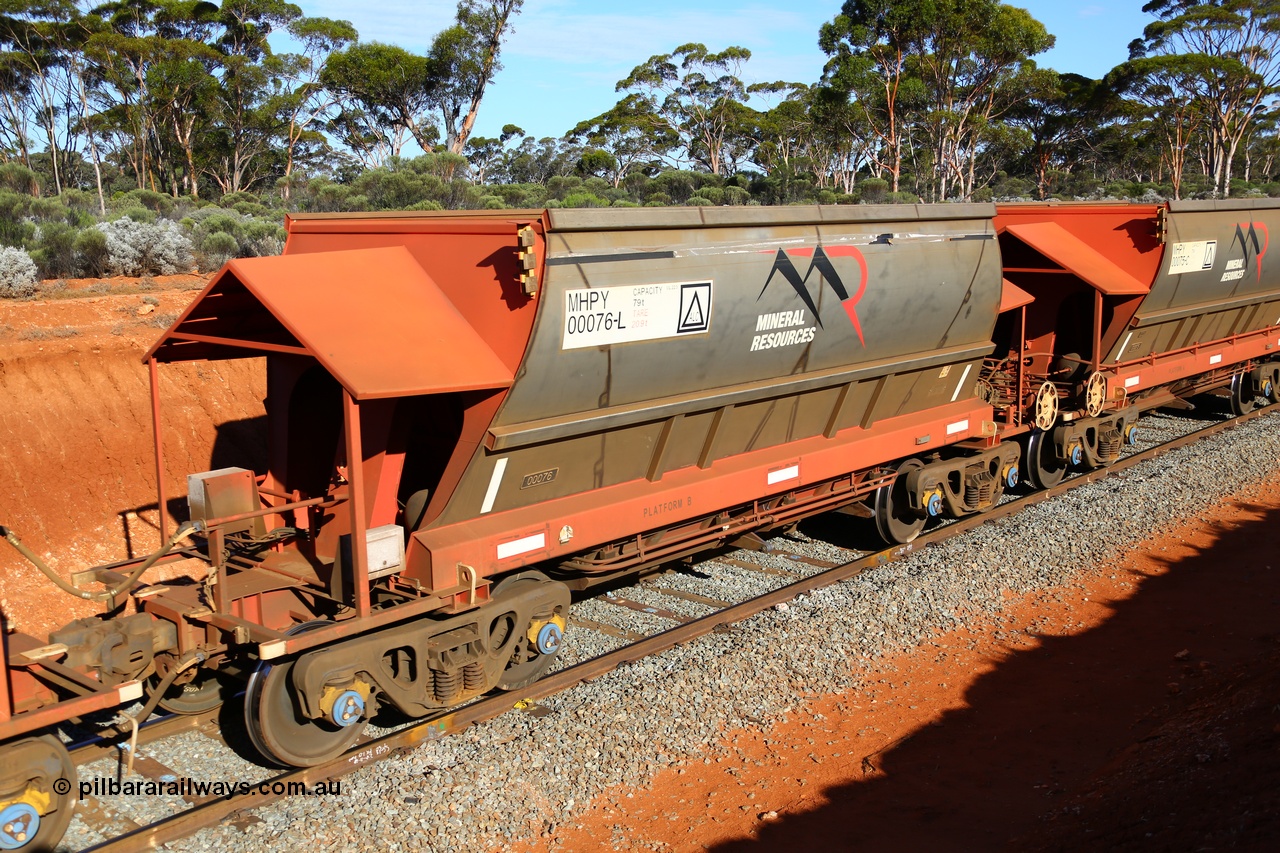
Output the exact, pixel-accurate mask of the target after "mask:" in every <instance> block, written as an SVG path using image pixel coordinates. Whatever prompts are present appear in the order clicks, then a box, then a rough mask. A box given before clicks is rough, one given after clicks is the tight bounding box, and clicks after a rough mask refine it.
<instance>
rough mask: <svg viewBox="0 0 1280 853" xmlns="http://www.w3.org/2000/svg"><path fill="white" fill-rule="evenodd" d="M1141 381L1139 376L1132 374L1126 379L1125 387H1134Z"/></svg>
mask: <svg viewBox="0 0 1280 853" xmlns="http://www.w3.org/2000/svg"><path fill="white" fill-rule="evenodd" d="M1139 381H1140V379H1139V377H1137V376H1130V377H1129V378H1128V379H1126V380H1125V381H1124V387H1126V388H1132V387H1133V386H1134V385H1137V384H1138V382H1139Z"/></svg>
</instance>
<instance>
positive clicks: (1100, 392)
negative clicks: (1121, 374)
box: [1083, 371, 1107, 418]
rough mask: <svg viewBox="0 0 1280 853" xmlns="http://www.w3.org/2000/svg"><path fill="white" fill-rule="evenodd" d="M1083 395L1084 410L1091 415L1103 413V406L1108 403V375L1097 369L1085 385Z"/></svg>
mask: <svg viewBox="0 0 1280 853" xmlns="http://www.w3.org/2000/svg"><path fill="white" fill-rule="evenodd" d="M1083 396H1084V410H1085V412H1087V413H1088V415H1089V417H1091V418H1096V417H1097V416H1098V415H1100V414H1102V407H1103V406H1105V405H1106V404H1107V377H1105V376H1103V375H1102V374H1101V373H1098V372H1096V371H1095V372H1094V373H1093V375H1092V376H1090V377H1089V381H1088V382H1086V383H1085V385H1084V395H1083Z"/></svg>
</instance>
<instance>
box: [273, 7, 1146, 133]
mask: <svg viewBox="0 0 1280 853" xmlns="http://www.w3.org/2000/svg"><path fill="white" fill-rule="evenodd" d="M295 2H297V3H298V5H300V6H301V7H302V9H303V11H304V13H305V14H307V15H317V16H324V17H329V18H339V19H344V20H348V21H351V22H352V23H353V24H354V25H355V27H356V29H357V30H358V31H359V33H360V40H361V41H382V42H388V43H391V44H398V45H400V46H401V47H404V48H406V49H408V50H412V51H415V52H421V51H424V50H426V48H427V46H428V45H430V43H431V39H432V37H433V36H434V35H435V33H437V32H439V31H440V30H441V29H443V28H444V27H446V26H448V25H449V24H450V23H451V21H452V18H453V14H454V11H455V9H456V8H457V4H456V0H377V2H374V3H356V2H352V0H295ZM1143 4H1144V0H1120V2H1116V0H1111V2H1109V3H1108V2H1105V0H1024V1H1023V2H1014V3H1011V4H1010V5H1015V6H1022V7H1023V8H1026V9H1028V10H1030V11H1031V14H1033V15H1034V16H1035V17H1036V18H1038V19H1039V20H1040V21H1041V22H1043V23H1044V24H1045V26H1046V27H1047V28H1048V30H1049V32H1051V33H1053V34H1054V35H1055V36H1057V46H1056V47H1054V49H1053V50H1052V51H1049V52H1048V53H1045V54H1042V55H1041V56H1039V57H1036V60H1037V62H1039V64H1040V65H1042V66H1048V67H1050V68H1055V69H1057V70H1059V71H1071V72H1075V73H1077V74H1084V75H1086V76H1090V77H1099V76H1101V75H1103V74H1105V73H1106V72H1107V71H1109V70H1111V68H1113V67H1114V66H1115V65H1117V64H1118V63H1120V62H1123V61H1124V60H1125V59H1127V58H1128V45H1129V42H1130V41H1132V40H1133V39H1134V38H1137V37H1138V36H1140V35H1141V34H1142V28H1143V27H1144V26H1145V25H1146V24H1147V23H1149V22H1150V21H1151V20H1152V18H1151V17H1150V16H1149V15H1145V14H1143V12H1142V6H1143ZM839 10H840V0H791V2H784V0H646V2H643V3H628V4H616V5H615V4H610V3H607V2H606V3H602V2H600V0H590V2H589V0H525V4H524V11H523V12H522V13H521V14H520V15H519V16H518V17H517V18H516V19H515V32H514V33H513V34H512V35H511V36H509V37H508V40H507V42H506V44H505V46H504V47H503V56H502V61H503V65H504V68H503V70H502V71H501V72H500V73H499V74H498V76H497V78H496V79H495V80H494V82H493V83H492V84H491V85H490V87H489V90H488V92H487V94H486V96H485V100H484V102H483V104H482V105H481V107H480V115H479V118H478V120H477V124H476V133H477V134H478V135H481V136H496V135H498V133H499V131H500V129H501V128H502V126H503V125H504V124H507V123H514V124H517V125H519V126H520V127H521V128H523V129H524V130H525V132H526V133H529V134H531V135H533V136H536V137H543V136H560V135H562V134H564V133H565V131H567V130H569V128H571V127H573V125H575V124H577V123H578V122H579V121H580V120H582V119H586V118H591V117H593V116H596V115H599V114H600V113H602V112H604V111H605V110H607V109H609V107H611V106H613V104H615V103H616V102H617V101H618V98H619V95H618V94H617V93H615V92H614V86H615V84H616V83H617V82H618V81H619V80H621V79H622V78H624V77H626V76H627V74H628V73H630V71H631V69H632V68H634V67H635V66H636V65H639V64H640V63H642V62H644V61H645V60H646V59H648V58H649V57H650V56H653V55H654V54H660V53H669V52H671V51H672V50H673V49H675V48H676V47H678V46H679V45H681V44H684V43H686V42H691V41H692V42H702V43H703V44H705V45H706V46H707V48H708V49H710V50H721V49H723V48H725V47H727V46H729V45H740V46H742V47H746V48H748V49H750V50H751V53H752V57H751V60H750V62H748V63H747V64H746V66H745V67H744V73H743V77H744V78H745V79H746V80H747V82H748V83H754V82H765V81H773V80H787V81H794V82H801V83H812V82H815V81H816V80H817V79H818V77H819V76H820V75H821V73H822V66H823V62H824V61H825V59H826V57H825V56H824V55H823V53H822V51H821V50H819V49H818V28H819V27H820V26H821V25H822V24H823V23H824V22H826V21H829V20H831V19H832V18H833V17H835V15H836V14H837V13H838V12H839Z"/></svg>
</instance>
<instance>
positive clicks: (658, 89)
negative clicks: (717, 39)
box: [615, 42, 751, 175]
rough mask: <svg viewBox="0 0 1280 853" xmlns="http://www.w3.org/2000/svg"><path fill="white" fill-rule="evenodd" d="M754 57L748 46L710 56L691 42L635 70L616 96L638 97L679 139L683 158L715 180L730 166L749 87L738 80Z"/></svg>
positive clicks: (620, 86)
mask: <svg viewBox="0 0 1280 853" xmlns="http://www.w3.org/2000/svg"><path fill="white" fill-rule="evenodd" d="M750 58H751V51H749V50H747V49H746V48H744V47H728V48H725V49H724V50H722V51H720V52H719V53H711V52H710V51H708V50H707V48H706V46H705V45H702V44H697V43H695V42H690V43H689V44H684V45H681V46H680V47H677V48H676V49H675V50H674V51H672V52H671V53H664V54H660V55H657V56H651V57H649V60H648V61H647V62H645V63H644V64H642V65H637V66H636V67H635V68H634V69H632V71H631V73H630V74H629V75H628V76H627V78H626V79H625V80H620V81H618V85H617V87H616V89H615V91H618V92H624V91H629V92H634V93H635V94H637V95H638V96H639V97H640V98H641V99H643V100H644V101H645V102H647V104H648V109H649V110H651V111H652V113H654V114H656V115H659V116H661V117H662V118H663V120H664V121H665V123H666V126H667V128H668V130H669V131H670V132H671V133H674V134H676V135H678V137H679V139H680V143H681V145H682V146H683V149H684V152H685V154H686V155H687V156H688V157H689V158H690V159H691V160H693V161H694V162H696V163H698V164H700V165H702V166H703V167H704V168H705V169H706V170H707V171H709V172H710V173H711V174H713V175H722V174H724V173H725V172H726V167H727V166H730V165H731V163H732V159H733V157H732V154H731V146H732V144H733V139H732V137H733V135H734V133H735V132H738V131H739V130H740V129H741V122H742V118H743V113H742V108H743V105H744V102H745V101H746V99H747V86H746V84H745V83H744V82H743V81H742V79H741V78H740V77H739V76H738V75H739V74H741V71H742V66H743V64H744V63H746V61H747V60H749V59H750Z"/></svg>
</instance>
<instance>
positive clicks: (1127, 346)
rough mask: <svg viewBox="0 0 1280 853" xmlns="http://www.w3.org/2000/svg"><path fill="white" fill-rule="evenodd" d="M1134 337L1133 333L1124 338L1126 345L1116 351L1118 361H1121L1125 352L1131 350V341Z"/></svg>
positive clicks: (1123, 344)
mask: <svg viewBox="0 0 1280 853" xmlns="http://www.w3.org/2000/svg"><path fill="white" fill-rule="evenodd" d="M1132 337H1133V332H1130V333H1129V334H1127V335H1125V336H1124V343H1122V344H1121V345H1120V349H1119V350H1117V351H1116V361H1119V360H1120V358H1121V356H1123V355H1124V351H1125V350H1126V349H1128V348H1129V339H1130V338H1132Z"/></svg>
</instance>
